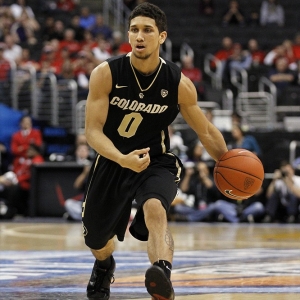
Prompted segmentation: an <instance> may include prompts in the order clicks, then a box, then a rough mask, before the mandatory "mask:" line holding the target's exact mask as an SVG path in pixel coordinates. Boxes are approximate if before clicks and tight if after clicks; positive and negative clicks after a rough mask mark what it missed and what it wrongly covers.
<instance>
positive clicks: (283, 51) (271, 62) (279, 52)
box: [264, 40, 296, 70]
mask: <svg viewBox="0 0 300 300" xmlns="http://www.w3.org/2000/svg"><path fill="white" fill-rule="evenodd" d="M279 58H286V59H287V63H288V68H289V69H291V70H295V69H296V63H295V57H294V52H293V49H292V45H291V41H289V40H285V41H284V42H283V43H282V44H280V45H277V46H276V47H275V48H274V49H272V50H271V51H269V52H268V53H267V55H266V56H265V58H264V64H265V65H266V66H269V67H274V66H275V65H276V61H277V60H278V59H279Z"/></svg>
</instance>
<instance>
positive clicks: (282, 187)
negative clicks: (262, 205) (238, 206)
mask: <svg viewBox="0 0 300 300" xmlns="http://www.w3.org/2000/svg"><path fill="white" fill-rule="evenodd" d="M266 197H267V202H266V216H265V218H264V220H263V221H264V222H265V223H270V222H274V221H276V220H279V221H284V222H288V223H295V221H296V220H297V216H298V206H299V200H300V176H297V175H295V170H294V168H293V167H292V165H291V164H289V163H288V162H287V161H282V162H281V164H280V168H279V169H276V170H275V171H274V174H273V180H272V182H271V183H270V184H269V186H268V188H267V193H266Z"/></svg>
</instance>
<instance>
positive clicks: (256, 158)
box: [219, 155, 263, 166]
mask: <svg viewBox="0 0 300 300" xmlns="http://www.w3.org/2000/svg"><path fill="white" fill-rule="evenodd" d="M241 156H243V157H250V158H253V159H254V160H256V161H257V162H259V163H260V164H261V165H262V166H263V164H262V162H261V160H260V159H259V158H258V157H253V156H250V155H235V156H230V157H227V158H223V159H222V157H221V158H220V160H219V161H225V160H228V159H231V158H234V157H241Z"/></svg>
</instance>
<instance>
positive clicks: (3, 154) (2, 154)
mask: <svg viewBox="0 0 300 300" xmlns="http://www.w3.org/2000/svg"><path fill="white" fill-rule="evenodd" d="M9 164H10V153H9V151H8V149H7V147H6V145H5V143H4V142H2V141H0V174H4V173H6V172H7V171H8V167H9ZM0 198H1V196H0Z"/></svg>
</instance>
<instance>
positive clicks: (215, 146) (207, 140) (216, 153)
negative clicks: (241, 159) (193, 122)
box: [199, 126, 228, 161]
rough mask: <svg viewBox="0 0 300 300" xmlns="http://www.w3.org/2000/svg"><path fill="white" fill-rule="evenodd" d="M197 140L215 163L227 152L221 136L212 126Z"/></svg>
mask: <svg viewBox="0 0 300 300" xmlns="http://www.w3.org/2000/svg"><path fill="white" fill-rule="evenodd" d="M199 139H200V141H201V142H202V144H203V146H204V147H205V149H206V151H207V152H208V154H209V155H210V156H211V157H212V158H213V159H214V160H215V161H217V160H218V159H219V158H220V157H221V156H222V155H223V154H224V153H225V152H227V151H228V149H227V146H226V143H225V140H224V137H223V135H222V134H221V132H220V131H219V130H218V129H217V128H215V127H214V126H210V129H209V131H208V132H207V134H204V135H199Z"/></svg>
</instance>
